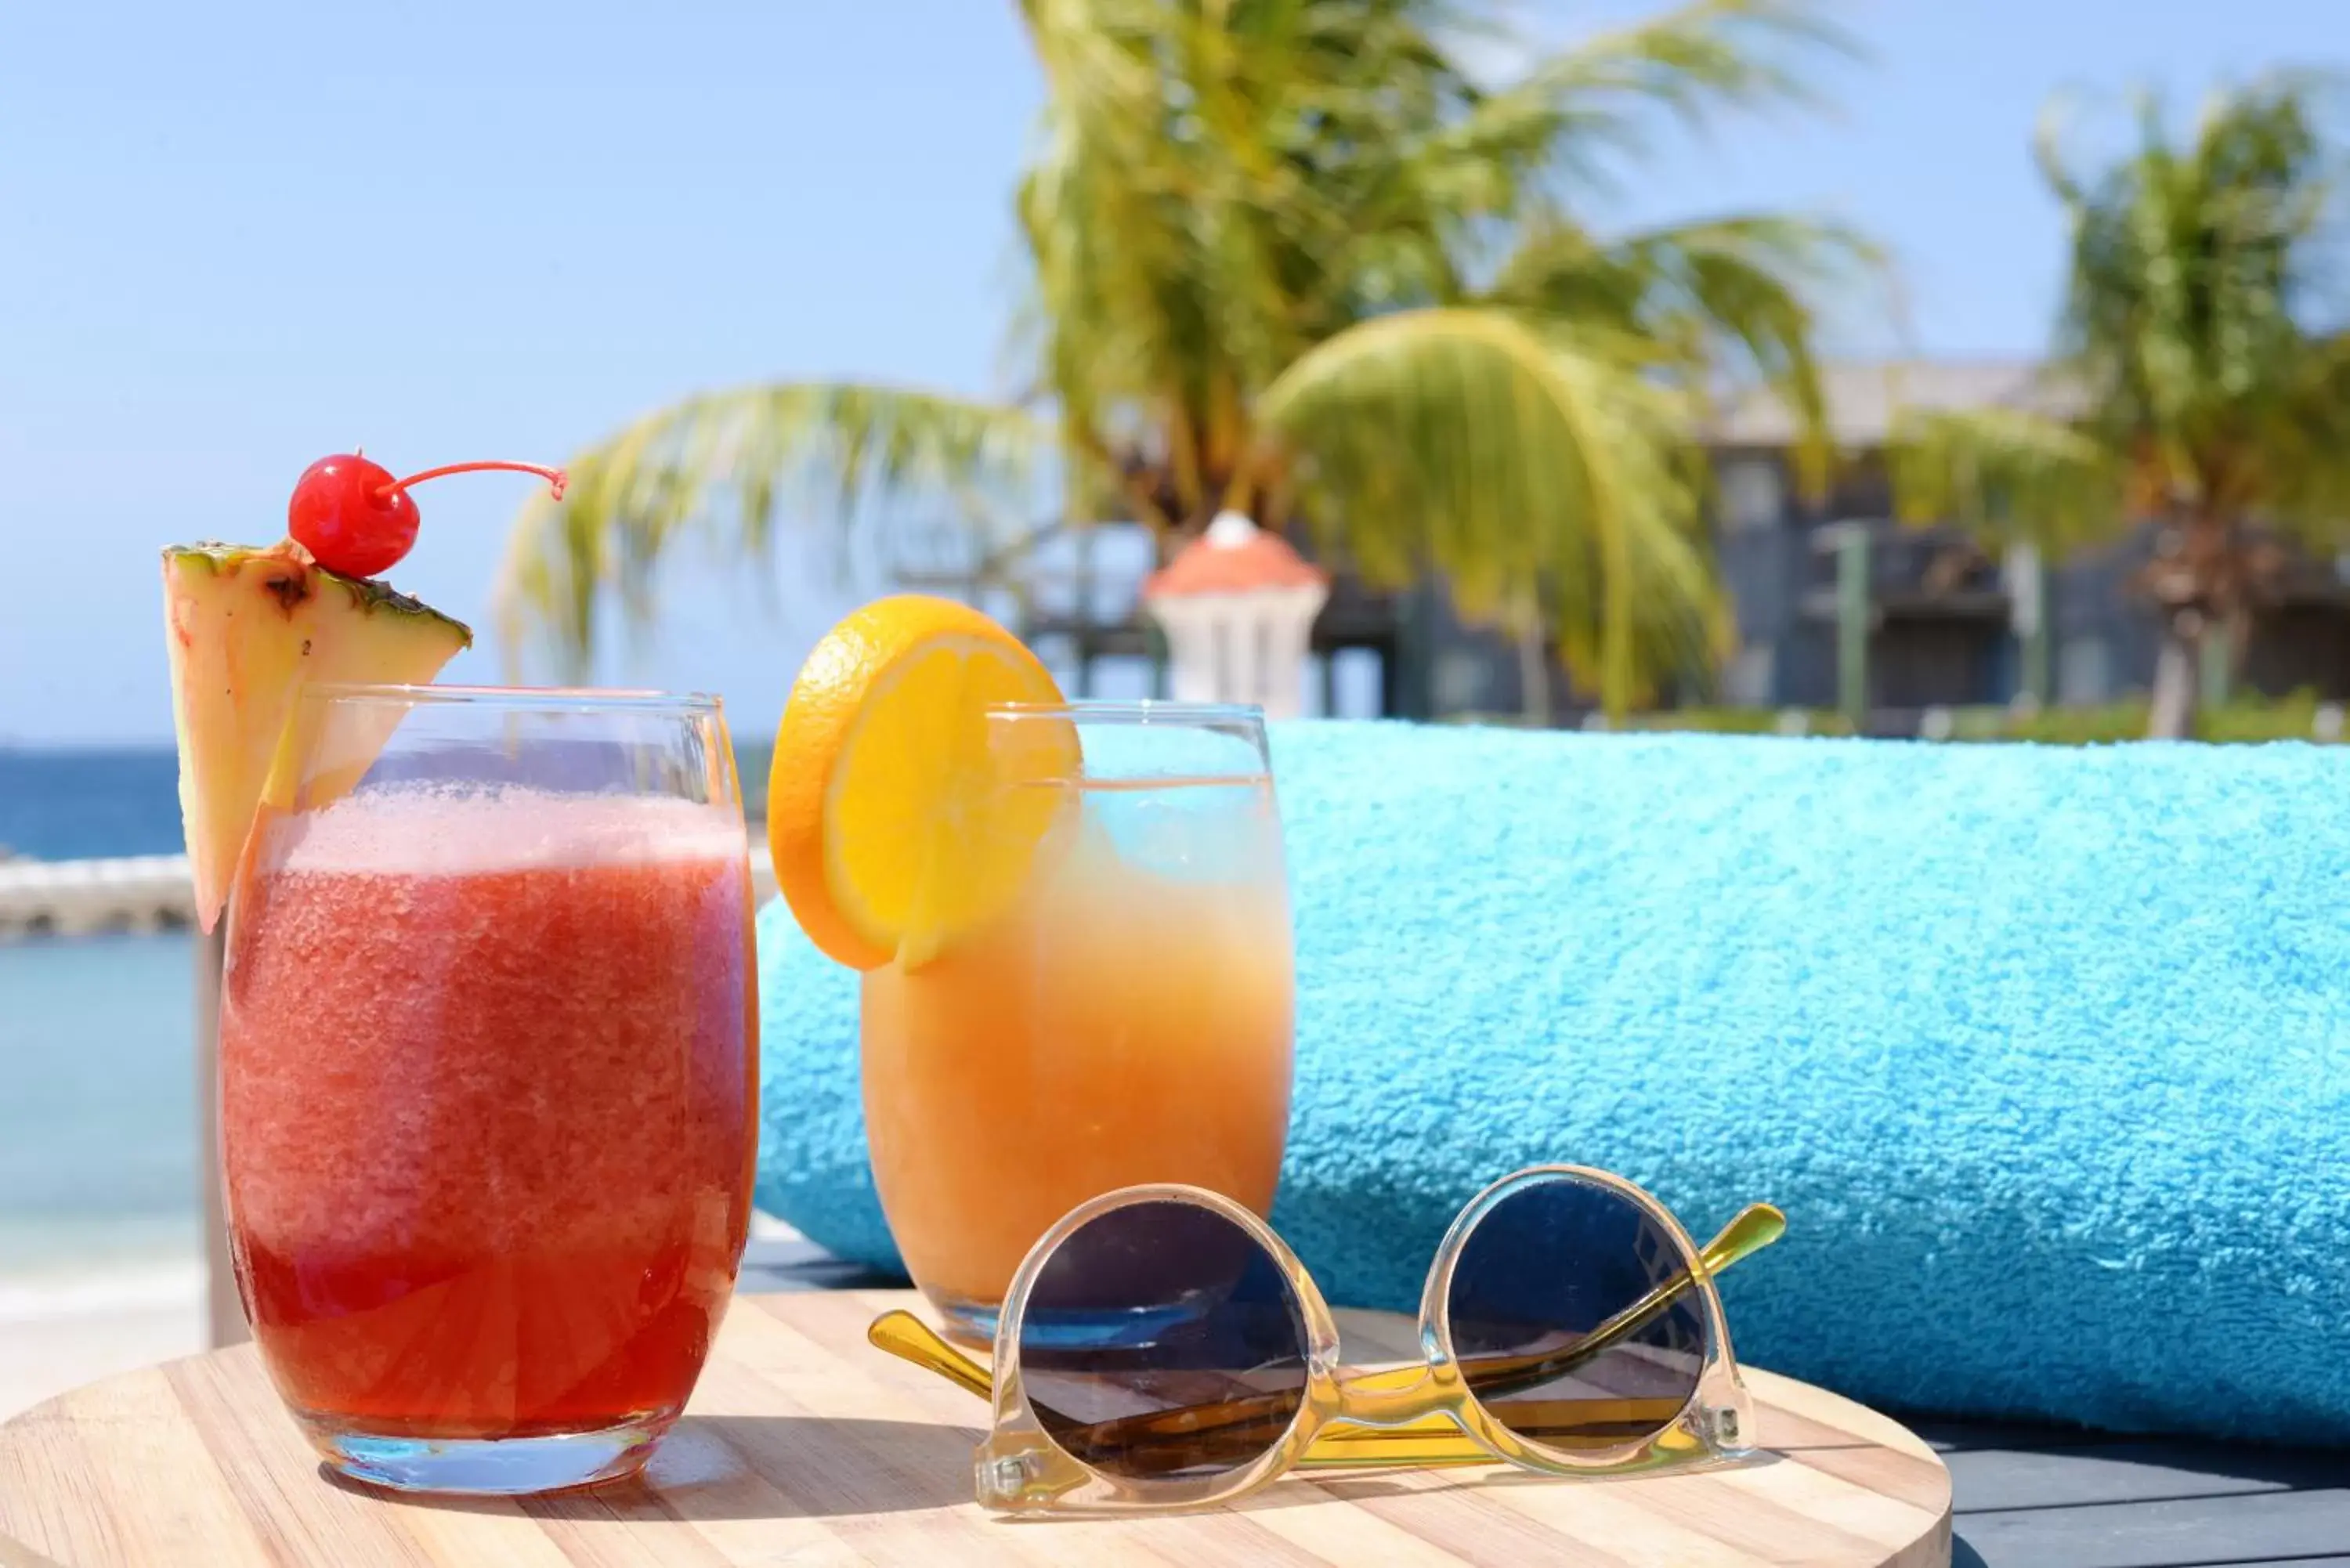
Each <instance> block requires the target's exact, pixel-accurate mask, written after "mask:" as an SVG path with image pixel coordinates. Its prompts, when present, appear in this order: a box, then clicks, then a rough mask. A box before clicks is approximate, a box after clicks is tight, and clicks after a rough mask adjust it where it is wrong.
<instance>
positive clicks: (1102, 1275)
mask: <svg viewBox="0 0 2350 1568" xmlns="http://www.w3.org/2000/svg"><path fill="white" fill-rule="evenodd" d="M1305 1352H1306V1344H1305V1314H1303V1313H1302V1312H1301V1311H1299V1309H1298V1304H1297V1298H1296V1296H1295V1294H1293V1293H1291V1291H1290V1289H1289V1286H1288V1283H1287V1282H1285V1281H1284V1280H1283V1279H1282V1277H1281V1272H1280V1270H1279V1269H1277V1268H1276V1267H1275V1266H1274V1261H1273V1259H1272V1258H1271V1257H1270V1256H1268V1255H1267V1254H1266V1252H1265V1251H1264V1249H1263V1248H1262V1247H1260V1246H1258V1245H1257V1243H1256V1241H1254V1239H1253V1238H1252V1237H1251V1236H1250V1235H1249V1233H1248V1232H1247V1231H1243V1230H1242V1229H1241V1228H1240V1227H1239V1226H1237V1225H1235V1224H1233V1223H1232V1221H1231V1220H1227V1219H1225V1218H1224V1217H1223V1216H1222V1215H1221V1214H1217V1213H1215V1212H1213V1211H1212V1210H1206V1209H1201V1208H1199V1207H1197V1206H1195V1205H1193V1204H1190V1203H1166V1202H1156V1203H1134V1204H1128V1206H1127V1207H1125V1208H1123V1209H1115V1210H1111V1211H1110V1212H1108V1213H1107V1214H1105V1215H1103V1216H1101V1217H1100V1218H1099V1219H1097V1220H1092V1221H1091V1222H1089V1223H1088V1224H1087V1225H1085V1226H1084V1227H1082V1228H1081V1229H1079V1230H1078V1231H1076V1232H1074V1233H1073V1234H1071V1235H1070V1236H1069V1238H1068V1239H1067V1240H1066V1241H1063V1242H1062V1243H1061V1245H1060V1248H1059V1250H1058V1251H1055V1252H1054V1254H1053V1256H1052V1258H1051V1260H1050V1261H1049V1262H1046V1263H1045V1268H1044V1271H1043V1272H1041V1273H1040V1274H1039V1275H1038V1276H1037V1278H1036V1283H1035V1289H1034V1290H1033V1291H1032V1292H1031V1293H1030V1294H1029V1297H1028V1307H1027V1313H1026V1315H1025V1317H1024V1320H1023V1324H1022V1330H1021V1338H1020V1370H1021V1376H1022V1379H1023V1380H1024V1383H1025V1385H1026V1386H1027V1390H1028V1402H1029V1404H1030V1405H1031V1406H1033V1407H1035V1411H1036V1418H1037V1419H1038V1420H1039V1421H1041V1422H1043V1423H1044V1427H1045V1431H1047V1432H1049V1433H1051V1434H1052V1437H1053V1440H1054V1441H1055V1442H1056V1443H1058V1444H1060V1445H1061V1447H1062V1448H1064V1449H1067V1450H1068V1451H1069V1452H1070V1453H1071V1454H1074V1455H1076V1457H1077V1458H1078V1459H1082V1460H1084V1461H1085V1462H1086V1463H1087V1464H1089V1465H1091V1466H1093V1467H1094V1468H1095V1469H1099V1470H1102V1471H1105V1472H1107V1473H1108V1474H1111V1475H1117V1476H1124V1477H1128V1478H1130V1479H1145V1478H1147V1479H1152V1480H1188V1479H1192V1478H1197V1477H1201V1476H1211V1475H1216V1474H1220V1473H1222V1472H1224V1471H1227V1470H1233V1469H1240V1468H1241V1467H1242V1466H1243V1465H1246V1464H1247V1463H1249V1461H1251V1460H1252V1459H1256V1458H1258V1457H1259V1456H1260V1455H1262V1454H1263V1453H1264V1451H1265V1450H1266V1449H1270V1448H1272V1447H1273V1446H1274V1444H1276V1443H1278V1442H1279V1441H1281V1438H1282V1435H1283V1434H1284V1433H1285V1432H1286V1431H1288V1429H1289V1424H1290V1422H1291V1421H1292V1420H1293V1419H1294V1418H1295V1417H1296V1415H1297V1407H1298V1406H1299V1405H1300V1404H1301V1403H1302V1402H1303V1401H1304V1399H1305Z"/></svg>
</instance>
